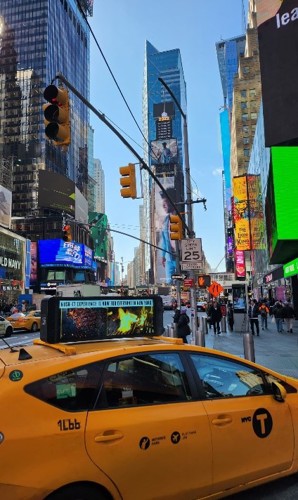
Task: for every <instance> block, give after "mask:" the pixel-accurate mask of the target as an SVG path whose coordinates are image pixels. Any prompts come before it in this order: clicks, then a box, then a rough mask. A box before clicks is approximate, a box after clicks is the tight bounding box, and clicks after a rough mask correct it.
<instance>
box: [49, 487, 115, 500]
mask: <svg viewBox="0 0 298 500" xmlns="http://www.w3.org/2000/svg"><path fill="white" fill-rule="evenodd" d="M46 500H112V497H111V496H110V495H108V494H105V493H104V492H103V491H102V490H101V489H100V488H97V487H96V486H93V485H85V484H84V485H82V484H77V485H76V484H74V485H72V486H65V487H64V488H61V489H60V490H59V491H56V493H52V494H51V495H49V496H48V497H47V498H46Z"/></svg>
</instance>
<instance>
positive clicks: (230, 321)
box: [228, 302, 234, 332]
mask: <svg viewBox="0 0 298 500" xmlns="http://www.w3.org/2000/svg"><path fill="white" fill-rule="evenodd" d="M228 325H229V330H230V331H231V332H232V331H233V328H234V311H233V306H232V304H231V302H229V303H228Z"/></svg>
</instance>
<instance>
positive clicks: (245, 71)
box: [243, 66, 249, 75]
mask: <svg viewBox="0 0 298 500" xmlns="http://www.w3.org/2000/svg"><path fill="white" fill-rule="evenodd" d="M243 73H244V74H245V75H247V73H249V66H243Z"/></svg>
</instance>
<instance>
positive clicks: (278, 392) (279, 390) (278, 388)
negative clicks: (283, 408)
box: [271, 381, 287, 403]
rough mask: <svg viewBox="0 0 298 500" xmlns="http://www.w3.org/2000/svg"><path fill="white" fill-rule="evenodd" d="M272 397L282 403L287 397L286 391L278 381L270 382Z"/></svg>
mask: <svg viewBox="0 0 298 500" xmlns="http://www.w3.org/2000/svg"><path fill="white" fill-rule="evenodd" d="M271 385H272V391H273V397H274V399H276V401H279V402H280V403H283V402H284V401H285V399H286V397H287V391H286V389H285V388H284V386H283V385H281V384H280V383H279V382H276V381H274V382H272V384H271Z"/></svg>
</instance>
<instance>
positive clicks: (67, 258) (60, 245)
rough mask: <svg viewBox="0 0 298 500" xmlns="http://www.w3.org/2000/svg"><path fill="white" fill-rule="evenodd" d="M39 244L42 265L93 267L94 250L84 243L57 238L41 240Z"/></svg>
mask: <svg viewBox="0 0 298 500" xmlns="http://www.w3.org/2000/svg"><path fill="white" fill-rule="evenodd" d="M38 245H39V263H40V265H41V266H56V267H58V266H61V267H67V266H69V267H76V266H78V267H80V268H91V267H92V261H93V252H92V250H91V249H90V248H89V247H87V246H86V245H84V244H83V243H76V242H75V241H63V240H60V239H55V240H40V241H39V243H38Z"/></svg>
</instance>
